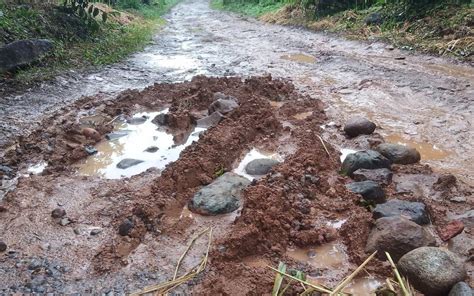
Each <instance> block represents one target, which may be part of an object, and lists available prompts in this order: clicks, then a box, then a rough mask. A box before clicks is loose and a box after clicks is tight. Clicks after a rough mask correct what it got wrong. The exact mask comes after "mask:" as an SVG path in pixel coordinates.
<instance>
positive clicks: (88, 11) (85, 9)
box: [64, 0, 108, 30]
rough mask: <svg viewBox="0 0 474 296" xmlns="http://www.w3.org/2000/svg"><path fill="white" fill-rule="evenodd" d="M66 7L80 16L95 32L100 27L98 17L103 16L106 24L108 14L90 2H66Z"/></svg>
mask: <svg viewBox="0 0 474 296" xmlns="http://www.w3.org/2000/svg"><path fill="white" fill-rule="evenodd" d="M64 7H69V8H70V9H71V10H72V12H73V13H75V14H76V15H77V16H79V17H80V18H81V19H83V20H84V22H85V23H86V24H87V25H88V26H90V27H91V28H92V29H94V30H98V29H99V27H100V25H99V23H98V22H97V20H96V17H97V16H99V14H101V18H102V22H104V23H105V22H106V21H107V18H108V13H107V12H105V11H103V10H101V9H99V8H98V7H96V6H94V5H93V4H91V3H90V2H89V1H88V0H64Z"/></svg>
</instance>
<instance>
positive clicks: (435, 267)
mask: <svg viewBox="0 0 474 296" xmlns="http://www.w3.org/2000/svg"><path fill="white" fill-rule="evenodd" d="M398 269H399V271H400V272H401V273H402V274H403V275H405V276H406V277H407V279H408V281H409V282H410V284H412V285H413V287H415V289H417V290H418V291H420V292H422V293H424V294H425V295H430V296H441V295H446V294H448V293H449V291H450V290H451V288H452V287H453V286H454V285H455V284H456V283H458V282H461V281H463V280H464V279H465V278H466V276H467V274H466V270H465V269H464V264H463V261H462V260H461V259H459V258H458V257H457V256H456V255H455V254H454V253H452V252H450V251H447V250H443V249H440V248H435V247H421V248H418V249H415V250H413V251H410V252H408V253H407V254H405V255H403V257H402V258H401V259H400V260H399V261H398Z"/></svg>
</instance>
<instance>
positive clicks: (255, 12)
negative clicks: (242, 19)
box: [211, 0, 285, 17]
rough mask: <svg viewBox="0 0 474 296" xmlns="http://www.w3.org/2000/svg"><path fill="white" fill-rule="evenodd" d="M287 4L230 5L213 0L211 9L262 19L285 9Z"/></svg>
mask: <svg viewBox="0 0 474 296" xmlns="http://www.w3.org/2000/svg"><path fill="white" fill-rule="evenodd" d="M284 5H285V3H281V2H277V3H274V2H259V3H244V2H231V3H228V4H225V5H224V3H223V0H212V1H211V7H212V8H214V9H218V10H228V11H232V12H237V13H241V14H245V15H249V16H252V17H260V16H262V15H264V14H267V13H269V12H273V11H276V10H278V9H280V8H281V7H283V6H284Z"/></svg>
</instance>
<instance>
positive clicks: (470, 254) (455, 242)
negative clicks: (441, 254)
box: [448, 231, 474, 260]
mask: <svg viewBox="0 0 474 296" xmlns="http://www.w3.org/2000/svg"><path fill="white" fill-rule="evenodd" d="M448 249H449V250H450V251H451V252H453V253H456V254H457V255H458V256H460V257H461V258H463V259H465V260H472V259H474V238H472V237H471V235H469V234H468V233H466V232H465V231H463V232H461V233H460V234H458V235H456V236H455V237H453V238H451V239H450V240H449V242H448Z"/></svg>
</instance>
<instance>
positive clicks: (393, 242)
mask: <svg viewBox="0 0 474 296" xmlns="http://www.w3.org/2000/svg"><path fill="white" fill-rule="evenodd" d="M435 245H436V240H435V238H434V237H433V236H432V235H431V234H430V233H429V232H427V231H426V230H425V229H424V228H423V227H422V226H420V225H418V224H416V223H414V222H412V221H410V220H408V219H406V218H404V217H401V216H393V217H385V218H380V219H378V220H377V221H376V222H375V227H374V228H373V229H372V231H371V232H370V234H369V238H368V240H367V245H366V248H365V251H366V252H367V253H373V252H374V251H376V250H377V251H378V255H379V257H380V258H385V252H388V253H389V254H390V256H391V257H392V258H393V259H394V260H395V262H397V261H398V260H399V259H400V258H401V257H402V256H403V255H405V254H406V253H408V252H410V251H411V250H414V249H416V248H419V247H424V246H435Z"/></svg>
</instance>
